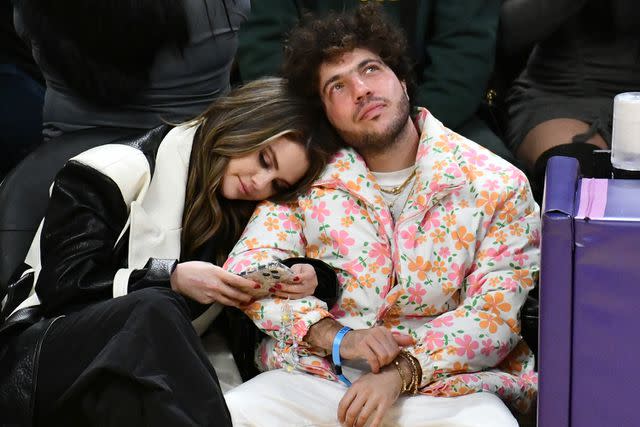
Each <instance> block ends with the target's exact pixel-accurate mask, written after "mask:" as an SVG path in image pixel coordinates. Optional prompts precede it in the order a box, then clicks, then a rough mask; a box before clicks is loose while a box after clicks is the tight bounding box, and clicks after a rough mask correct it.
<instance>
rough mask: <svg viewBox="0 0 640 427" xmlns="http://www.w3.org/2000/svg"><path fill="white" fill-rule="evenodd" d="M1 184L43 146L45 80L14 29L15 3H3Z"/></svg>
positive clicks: (0, 23)
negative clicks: (31, 152) (34, 151)
mask: <svg viewBox="0 0 640 427" xmlns="http://www.w3.org/2000/svg"><path fill="white" fill-rule="evenodd" d="M0 94H1V95H0V96H1V98H0V128H2V133H1V134H0V148H1V149H2V156H1V157H0V182H1V181H2V179H3V177H4V176H5V175H6V174H7V173H8V172H9V171H10V170H11V169H12V168H13V167H14V166H15V165H16V164H18V162H20V160H22V159H23V158H24V157H25V156H26V155H27V154H29V152H30V151H32V150H33V149H34V148H35V147H37V146H38V145H39V144H40V143H41V142H42V104H43V102H44V80H43V78H42V74H41V73H40V70H39V69H38V66H37V65H36V64H35V62H34V61H33V57H32V56H31V50H30V49H29V48H28V46H27V45H26V44H25V43H24V41H23V40H21V39H20V38H19V37H18V36H17V34H16V32H15V29H14V27H13V8H12V6H11V2H9V1H4V2H1V3H0Z"/></svg>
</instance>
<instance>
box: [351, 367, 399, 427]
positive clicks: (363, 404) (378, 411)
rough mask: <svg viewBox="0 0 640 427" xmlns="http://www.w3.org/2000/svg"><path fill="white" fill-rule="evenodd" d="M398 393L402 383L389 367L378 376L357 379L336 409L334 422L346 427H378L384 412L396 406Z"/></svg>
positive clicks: (367, 375) (394, 369)
mask: <svg viewBox="0 0 640 427" xmlns="http://www.w3.org/2000/svg"><path fill="white" fill-rule="evenodd" d="M400 390H402V379H401V378H400V374H398V371H397V369H396V368H395V367H394V366H393V365H389V366H386V367H385V368H383V369H382V370H381V371H380V373H378V374H374V373H371V372H370V373H367V374H365V375H363V376H361V377H360V378H359V379H358V380H357V381H355V382H354V383H353V385H352V386H351V387H350V388H349V390H348V391H347V392H346V393H345V395H344V396H343V397H342V400H340V404H339V405H338V420H340V422H341V423H342V424H343V425H345V426H347V427H362V426H364V425H365V424H367V421H368V420H369V418H371V419H372V421H371V423H370V424H369V427H378V426H380V425H381V423H382V418H383V417H384V415H385V414H386V413H387V410H388V409H389V408H391V406H392V405H393V404H394V403H395V402H396V400H397V399H398V396H400Z"/></svg>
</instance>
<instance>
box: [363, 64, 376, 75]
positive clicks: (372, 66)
mask: <svg viewBox="0 0 640 427" xmlns="http://www.w3.org/2000/svg"><path fill="white" fill-rule="evenodd" d="M377 69H378V67H376V66H375V65H367V67H366V68H365V69H364V71H365V72H366V73H370V72H371V71H376V70H377Z"/></svg>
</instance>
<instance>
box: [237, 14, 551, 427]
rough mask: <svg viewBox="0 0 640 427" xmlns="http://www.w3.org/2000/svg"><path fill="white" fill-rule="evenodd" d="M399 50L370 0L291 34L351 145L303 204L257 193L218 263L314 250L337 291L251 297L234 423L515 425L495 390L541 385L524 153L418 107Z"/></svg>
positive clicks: (518, 394) (291, 50) (308, 80)
mask: <svg viewBox="0 0 640 427" xmlns="http://www.w3.org/2000/svg"><path fill="white" fill-rule="evenodd" d="M405 52H406V41H405V40H404V37H403V34H402V32H401V31H399V29H398V28H396V27H395V26H394V25H393V24H391V23H390V22H389V21H386V20H385V16H384V14H383V13H382V11H381V10H380V9H379V7H377V6H376V5H375V4H370V5H365V6H362V7H360V8H358V9H356V10H354V11H351V12H345V13H343V14H329V15H327V16H325V17H323V18H318V19H317V20H309V21H307V22H306V23H305V24H303V25H302V26H300V27H297V28H296V29H294V30H293V31H292V32H291V34H290V36H289V40H288V43H287V45H286V48H285V59H284V71H283V74H284V75H285V76H287V78H288V80H289V84H290V86H291V88H292V89H293V90H294V91H295V92H296V93H298V94H300V95H303V96H306V97H307V99H308V100H309V103H310V104H314V103H315V104H321V106H322V107H323V108H324V111H325V114H326V117H327V119H328V121H329V122H330V124H331V125H332V126H333V127H334V128H335V129H336V131H337V133H338V134H339V136H340V137H342V139H343V140H344V142H345V143H346V144H347V145H349V146H350V148H346V149H343V150H341V151H340V152H339V153H338V154H337V155H336V156H334V158H333V159H332V161H331V162H330V163H329V165H328V166H327V168H326V169H325V171H324V172H323V173H322V174H321V176H320V177H319V179H318V180H317V181H316V182H315V183H314V184H313V186H312V188H311V191H310V192H308V193H306V194H304V195H302V196H301V197H299V198H298V200H297V203H292V204H287V205H282V204H280V205H278V204H273V203H265V204H262V205H260V206H259V207H258V209H257V211H256V213H255V214H254V217H253V218H252V220H251V221H250V222H249V224H248V226H247V228H246V229H245V231H244V233H243V235H242V237H241V239H240V240H239V242H238V243H237V245H236V246H235V247H234V249H233V250H232V251H231V255H230V257H229V259H228V260H227V262H226V264H225V266H226V267H227V268H229V269H230V270H231V271H234V272H236V273H240V272H242V271H245V270H246V269H249V268H251V267H252V265H254V264H255V263H256V260H265V259H266V260H270V259H273V258H286V257H291V256H307V257H312V258H317V259H319V260H322V261H324V262H325V263H327V264H329V265H330V266H331V267H333V268H334V269H335V271H336V272H337V275H338V280H339V283H340V288H341V289H340V292H339V298H338V301H337V303H336V304H334V305H333V306H328V305H327V304H326V303H325V302H323V301H320V300H319V299H317V298H315V297H308V298H302V299H299V300H295V301H288V302H287V301H283V299H281V298H278V297H275V298H264V299H261V300H259V301H256V302H255V303H253V304H250V305H248V306H246V307H244V311H245V313H246V314H247V315H248V316H249V317H251V318H252V319H253V320H254V322H255V324H256V325H257V326H258V327H259V328H260V329H261V330H262V331H264V332H265V333H266V334H268V335H269V338H268V339H266V340H264V341H263V343H262V344H261V347H260V348H259V350H258V362H259V363H260V366H261V368H262V370H264V371H267V372H263V373H261V374H260V375H258V376H256V377H255V378H253V379H251V380H250V381H247V382H245V383H244V384H241V385H240V386H238V387H236V388H234V389H233V390H231V391H229V392H227V393H226V394H225V399H226V401H227V405H228V407H229V411H230V413H231V417H232V420H233V423H234V425H237V426H280V425H288V426H308V425H338V423H340V424H341V425H346V426H364V425H367V426H371V427H376V426H381V425H402V426H426V425H438V426H448V425H451V426H454V425H455V426H459V425H474V426H491V427H496V426H516V425H517V422H516V420H515V418H514V417H513V415H512V414H511V413H510V411H509V409H507V406H506V405H505V403H503V401H504V402H506V403H509V404H511V405H512V406H514V407H516V408H518V409H519V410H522V411H526V410H527V409H529V408H530V407H531V404H532V403H533V402H534V401H535V397H536V392H537V375H536V373H535V372H534V358H533V354H532V352H531V350H530V349H529V347H528V346H527V344H526V342H525V341H524V340H523V339H522V337H521V335H520V322H519V313H520V310H521V308H522V305H523V303H524V301H525V299H526V297H527V294H528V292H529V291H530V290H531V289H532V288H533V287H534V286H535V283H536V279H537V274H538V270H539V248H538V246H539V238H540V213H539V209H538V206H537V204H536V203H535V202H534V200H533V198H532V195H531V191H530V188H529V183H528V181H527V179H526V177H525V176H524V174H523V173H522V172H521V171H520V170H518V169H517V168H515V167H514V166H513V165H511V164H510V163H508V162H506V161H505V160H503V159H501V158H500V157H498V156H496V155H495V154H492V153H491V152H489V151H488V150H486V149H484V148H482V147H481V146H479V145H477V144H475V143H474V142H472V141H470V140H468V139H466V138H464V137H462V136H460V135H458V134H456V133H455V132H453V131H451V130H449V129H447V128H446V127H445V126H444V125H443V124H442V123H441V122H440V121H439V120H438V119H437V118H436V117H435V116H434V115H433V114H432V113H431V112H430V111H429V110H427V109H425V108H422V107H417V108H415V109H414V110H413V111H412V110H411V102H413V100H412V98H411V97H410V95H409V94H410V93H411V89H410V85H411V76H412V69H411V67H410V65H409V62H408V60H407V57H406V56H405V55H404V54H405ZM332 362H333V363H332ZM292 371H294V372H292ZM501 399H502V400H501Z"/></svg>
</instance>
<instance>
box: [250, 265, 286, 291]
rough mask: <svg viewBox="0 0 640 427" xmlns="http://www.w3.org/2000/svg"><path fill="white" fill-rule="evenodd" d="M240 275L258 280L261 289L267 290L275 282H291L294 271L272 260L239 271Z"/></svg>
mask: <svg viewBox="0 0 640 427" xmlns="http://www.w3.org/2000/svg"><path fill="white" fill-rule="evenodd" d="M240 276H242V277H244V278H247V279H250V280H253V281H255V282H258V283H260V284H261V285H262V289H265V290H269V289H270V288H273V287H274V286H275V284H276V283H280V282H292V281H293V278H294V277H295V273H294V272H293V271H292V270H291V269H290V268H289V267H287V266H286V265H284V264H283V263H281V262H278V261H273V262H270V263H268V264H264V265H260V266H258V267H256V268H254V269H252V270H247V271H245V272H243V273H241V274H240Z"/></svg>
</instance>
